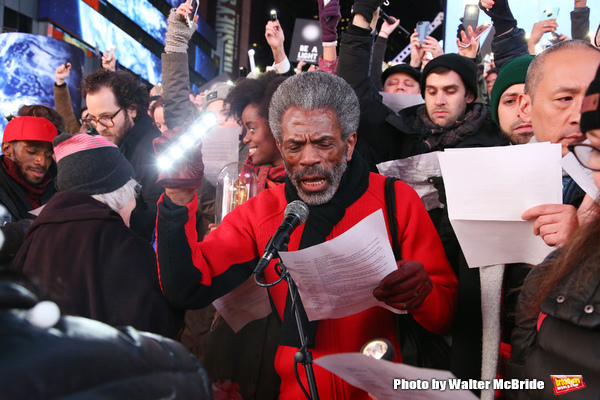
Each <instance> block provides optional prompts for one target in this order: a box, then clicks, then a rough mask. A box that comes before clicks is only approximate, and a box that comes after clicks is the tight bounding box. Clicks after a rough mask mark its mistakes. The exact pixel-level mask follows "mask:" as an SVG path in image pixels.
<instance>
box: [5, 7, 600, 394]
mask: <svg viewBox="0 0 600 400" xmlns="http://www.w3.org/2000/svg"><path fill="white" fill-rule="evenodd" d="M318 3H319V8H318V12H319V21H320V24H321V39H322V42H323V54H322V55H321V56H320V57H319V60H318V65H314V66H311V67H310V68H309V71H306V72H302V66H301V65H298V66H297V68H296V69H293V68H292V65H291V63H290V61H289V59H288V57H287V56H286V54H285V51H284V35H283V30H282V27H281V26H280V24H279V21H277V20H275V21H269V22H268V23H267V25H266V28H265V39H266V41H267V43H268V44H269V46H270V47H271V49H272V52H273V59H274V63H273V66H272V67H270V68H269V69H270V71H269V72H266V73H264V74H262V75H260V76H257V77H256V76H250V77H242V78H240V79H239V80H238V81H236V82H235V83H234V84H230V83H225V82H221V83H218V84H215V85H214V86H213V87H212V88H211V89H209V90H207V91H205V92H203V93H200V94H198V95H196V94H195V93H194V92H193V91H191V90H190V79H189V74H188V55H187V48H188V42H189V40H190V38H191V36H192V34H193V32H194V30H195V25H194V24H192V26H190V25H188V23H186V20H185V17H186V16H188V15H189V14H191V13H192V7H191V5H189V4H188V2H184V3H183V4H181V5H180V6H179V7H178V8H177V9H172V10H171V12H170V15H169V17H168V29H167V33H166V38H165V49H164V53H163V54H162V68H163V80H164V81H163V82H162V83H161V84H160V85H158V86H156V87H154V88H152V90H151V91H148V90H147V88H146V87H145V86H144V85H140V82H139V80H138V79H137V78H136V77H134V76H133V75H132V74H131V73H130V72H128V71H124V70H118V69H117V63H116V60H115V57H114V54H112V53H111V52H107V53H106V54H104V55H103V58H102V65H103V68H102V69H100V70H99V71H96V72H94V73H91V74H89V75H88V76H86V77H85V78H84V79H83V80H82V82H81V85H80V89H81V92H82V94H83V96H84V98H85V103H86V106H85V108H84V109H83V110H82V111H81V114H80V117H81V118H79V117H78V116H77V115H76V114H75V112H74V110H73V108H72V106H71V99H70V97H69V91H68V88H67V87H66V84H65V79H66V78H67V77H68V76H69V71H70V64H68V63H65V64H61V65H60V66H58V67H57V68H56V83H55V85H54V95H55V109H53V108H50V107H47V106H44V105H27V106H23V107H21V108H20V109H19V111H18V115H17V116H15V117H14V118H13V119H11V120H10V121H9V122H8V124H7V126H6V128H5V130H4V134H3V138H2V155H1V156H0V204H1V205H2V206H4V210H3V211H4V215H3V217H2V226H0V230H1V232H2V236H3V244H2V246H1V248H0V263H1V264H2V265H1V269H0V320H2V326H3V329H2V332H1V333H0V383H1V386H2V388H3V389H2V390H0V398H5V397H4V394H5V393H6V394H7V397H6V398H60V397H61V396H69V395H72V396H76V395H89V396H93V395H98V396H108V397H111V396H112V397H114V398H120V397H119V396H125V397H128V398H195V399H198V398H202V399H204V398H206V399H210V398H213V396H214V398H215V399H221V398H232V399H233V398H235V399H244V400H245V399H275V398H280V399H286V400H287V399H303V398H305V397H306V393H307V391H308V390H309V389H308V388H309V387H313V386H314V385H312V383H311V379H312V378H311V377H310V376H309V375H308V373H307V372H306V371H307V370H305V368H303V367H302V365H300V366H299V363H300V364H301V360H299V359H298V353H299V352H301V351H303V350H305V347H306V348H308V350H310V352H311V354H312V357H314V359H318V358H319V357H322V356H325V355H329V354H338V353H351V352H359V351H360V350H361V348H362V347H363V345H365V343H367V342H369V341H370V340H372V339H376V338H384V339H386V340H387V341H388V342H389V343H390V344H391V345H392V346H393V347H394V348H395V349H396V352H395V354H394V356H393V359H392V361H393V362H397V363H410V364H412V365H415V366H417V367H426V368H435V369H445V370H449V371H450V372H452V374H454V376H456V377H457V378H460V379H464V380H469V379H473V380H477V381H490V380H492V379H496V378H504V379H517V380H519V381H524V380H527V379H529V380H533V379H536V380H540V381H543V382H544V383H545V385H543V388H539V389H538V388H536V389H529V390H496V391H495V390H494V388H493V387H492V388H490V387H489V386H488V387H487V388H485V389H481V390H479V389H473V392H474V394H475V395H477V396H479V397H480V398H481V399H494V398H496V399H504V398H506V399H509V398H514V399H517V398H518V399H530V398H553V397H554V396H555V391H554V385H553V383H552V380H551V375H581V376H582V377H583V380H584V381H585V388H583V389H581V390H578V391H574V392H572V393H568V394H565V398H571V397H569V396H572V398H595V397H596V396H597V393H600V367H599V365H598V360H600V354H598V350H597V348H598V347H597V346H596V343H597V342H596V340H598V339H600V318H599V317H598V316H599V315H600V297H599V293H600V292H599V290H598V288H599V287H600V254H599V251H598V247H596V246H598V236H597V235H598V232H597V231H598V230H599V229H600V220H599V218H600V213H599V212H598V211H600V205H599V203H600V199H597V198H594V194H593V193H592V194H588V193H586V191H584V189H582V187H580V186H579V184H578V183H577V182H576V181H575V180H574V179H573V178H572V177H571V176H569V174H568V173H567V172H566V171H564V170H563V174H562V186H563V187H562V199H563V201H562V203H561V204H541V205H537V206H535V207H532V208H529V209H527V210H523V214H522V216H521V218H522V219H523V220H525V221H532V225H533V232H531V234H532V235H536V236H539V237H540V238H541V239H542V240H543V241H544V242H545V243H546V244H547V245H548V246H551V247H552V248H553V251H552V252H551V253H550V254H549V255H548V257H547V258H546V260H545V261H544V262H543V263H542V264H540V265H528V264H524V263H519V264H500V265H493V266H485V267H482V268H470V266H469V265H468V263H467V260H466V258H465V255H464V253H463V249H462V248H461V245H460V244H459V241H458V238H457V235H456V233H455V232H454V230H453V227H452V224H451V222H450V218H449V215H448V207H447V206H446V203H447V202H446V193H445V187H444V177H443V176H442V174H441V173H438V174H437V175H432V176H430V177H428V182H429V183H431V184H433V186H434V188H435V190H436V191H437V195H438V200H439V202H438V203H437V204H438V206H434V207H431V206H429V205H426V204H424V202H423V201H422V199H420V198H419V195H418V194H417V192H416V191H415V190H414V189H413V188H411V187H410V186H409V185H408V184H407V183H404V182H402V181H400V180H392V179H390V177H386V176H384V175H382V174H380V173H379V170H378V164H380V163H382V162H386V161H393V160H399V159H408V158H411V157H419V156H421V155H424V154H426V153H432V152H437V151H444V150H445V149H456V148H479V147H498V146H517V145H519V146H520V145H526V144H529V143H536V142H550V143H554V144H560V147H561V151H562V156H563V157H564V156H567V155H568V154H569V153H571V152H572V153H574V155H575V157H576V159H577V161H578V162H579V163H580V164H581V166H582V167H583V168H585V169H588V170H591V175H592V176H593V180H594V183H595V185H596V186H597V187H598V188H600V101H599V98H600V37H599V36H600V28H599V32H598V33H596V34H595V35H593V34H590V22H589V15H590V9H589V7H588V6H587V2H586V0H574V8H573V11H572V13H571V21H572V30H571V36H572V37H567V36H566V35H560V37H558V39H557V40H556V42H557V43H556V44H553V45H551V46H549V47H547V48H545V49H540V46H539V43H540V40H541V38H542V36H543V35H544V34H545V33H548V32H550V33H555V32H556V31H557V28H558V26H557V23H556V19H549V20H545V21H540V22H538V23H536V24H535V25H534V27H533V30H532V32H531V33H530V34H526V32H525V31H524V30H523V29H522V28H521V27H519V26H518V23H517V19H516V18H515V16H513V14H512V12H511V10H510V8H509V4H508V1H507V0H495V1H494V0H481V1H480V2H479V7H480V9H481V10H482V11H483V12H484V13H486V14H487V15H489V16H490V17H491V19H492V23H493V25H494V28H495V34H494V36H493V38H492V40H491V48H492V51H493V53H494V63H495V64H494V65H492V66H485V67H484V65H483V64H484V63H483V60H482V57H481V54H480V51H479V38H475V37H474V36H473V29H472V28H471V27H467V29H465V27H463V26H462V24H460V25H459V29H458V34H457V43H458V42H459V41H462V42H463V43H466V46H460V47H459V53H458V54H453V53H448V54H444V51H443V49H442V47H441V46H440V43H439V42H438V41H437V40H436V39H435V38H433V37H432V36H427V37H426V38H419V36H418V34H417V32H416V30H415V32H414V33H413V34H412V35H411V38H410V46H411V58H410V62H409V63H401V64H396V65H391V66H387V65H385V63H383V61H384V54H385V49H386V45H387V38H388V37H389V35H391V34H392V33H393V32H394V30H395V29H396V28H397V27H398V25H399V22H400V20H399V19H396V18H394V17H391V20H384V21H383V22H382V23H381V24H380V25H379V31H378V30H377V26H378V21H379V12H380V7H381V6H382V3H383V1H382V0H355V1H354V4H353V8H352V18H351V19H350V21H349V22H348V28H347V29H346V30H345V32H344V33H343V34H342V36H341V38H338V33H337V32H338V24H339V22H340V20H341V10H340V2H339V0H331V1H329V2H326V4H324V2H323V0H318ZM457 22H458V21H457ZM447 23H450V21H447ZM338 39H339V43H338ZM338 53H339V54H338ZM382 65H385V67H383V68H380V67H381V66H382ZM207 112H212V113H214V114H215V115H216V116H217V122H216V126H217V127H220V128H232V129H237V130H238V131H239V133H240V136H239V140H240V141H239V151H238V159H239V162H240V163H243V164H245V165H246V167H248V168H249V169H251V170H252V171H254V172H255V173H256V176H257V177H258V195H257V196H255V197H253V198H251V199H249V200H248V201H246V202H245V203H244V204H241V205H239V206H237V207H236V208H235V209H234V210H233V211H231V212H230V213H229V214H227V215H226V216H225V218H224V219H223V220H222V221H220V223H219V224H218V226H217V225H216V224H215V209H216V207H218V206H219V205H217V204H215V198H216V189H215V186H214V185H213V183H214V182H213V183H211V182H210V181H209V180H208V179H207V178H206V177H205V176H204V163H203V155H204V156H206V154H203V152H205V149H203V148H202V144H201V143H200V144H198V145H194V146H191V147H189V148H187V149H186V155H185V157H183V158H182V159H181V160H180V161H179V162H178V163H177V165H176V166H175V167H172V168H161V167H159V166H158V165H157V162H156V157H157V156H159V155H160V154H161V153H162V152H163V151H165V149H166V148H168V147H169V146H171V145H173V143H175V142H176V141H177V139H178V138H179V137H181V136H182V135H184V134H185V133H186V132H187V130H188V129H189V128H190V126H191V125H192V123H193V122H194V121H195V120H196V119H197V118H198V117H200V116H202V115H204V114H205V113H207ZM407 168H408V167H407ZM298 200H299V201H302V202H304V203H305V204H306V206H307V209H308V211H309V212H308V217H307V219H306V221H305V222H303V223H302V224H301V225H300V226H298V227H297V228H296V229H295V230H294V231H293V233H292V234H291V235H290V236H289V238H288V239H289V243H288V245H287V246H288V247H287V248H288V250H289V251H296V250H301V249H306V248H309V247H311V246H315V245H319V244H322V243H325V242H328V241H330V240H332V239H335V238H338V237H339V236H341V235H342V234H344V233H346V232H347V231H349V230H351V229H352V228H353V227H354V226H355V225H357V224H358V223H359V222H361V221H362V220H364V219H365V218H366V217H368V216H370V215H371V214H373V213H374V212H376V211H378V210H381V211H382V213H383V216H384V219H385V221H386V228H387V230H388V235H389V239H390V243H391V247H392V248H393V249H394V255H395V256H396V262H397V268H396V269H395V270H393V272H391V273H389V274H388V275H387V276H385V277H384V278H383V279H382V280H381V281H380V283H379V284H378V285H377V286H376V287H373V288H372V289H373V293H372V296H373V297H374V298H375V299H376V300H378V301H379V302H380V304H382V305H385V306H386V307H387V308H384V307H372V308H368V309H366V310H364V311H361V312H358V313H355V314H353V315H349V316H345V317H342V318H332V319H322V320H318V321H309V318H308V316H307V312H306V311H305V309H304V307H303V305H302V302H301V301H298V299H296V298H292V295H291V294H290V293H289V292H288V287H287V284H286V283H285V282H282V283H279V284H277V285H273V286H270V287H268V289H265V290H266V291H267V292H268V298H269V302H270V305H271V309H272V312H271V314H270V315H268V316H267V317H265V318H262V319H258V320H255V321H252V322H250V323H248V324H247V325H246V326H244V327H243V328H242V329H241V330H239V331H237V332H236V331H234V330H233V329H232V328H231V327H230V326H229V325H228V323H227V322H226V321H225V320H224V318H223V316H222V315H221V314H220V313H219V312H218V311H217V310H216V309H215V307H213V306H212V303H213V302H214V301H215V300H217V299H219V298H220V297H222V296H224V295H226V294H228V293H230V292H231V291H233V290H234V289H236V288H237V287H238V286H240V285H242V284H243V283H245V282H246V281H247V280H249V279H252V277H253V275H254V271H255V268H256V265H257V263H258V261H259V260H260V259H261V256H262V255H263V252H264V251H265V249H266V248H269V246H271V245H272V242H271V237H272V236H273V234H274V233H275V232H276V231H277V229H278V227H279V225H280V223H281V221H282V220H283V219H284V218H285V217H286V214H285V210H286V206H287V205H288V203H291V202H293V201H298ZM361 234H362V235H363V236H364V237H365V240H366V239H367V238H369V236H370V234H369V232H362V233H361ZM490 234H491V233H490ZM277 250H281V249H277ZM275 264H276V260H270V263H269V266H268V267H267V268H266V269H265V271H264V277H263V279H264V281H265V282H267V283H273V282H276V281H277V280H278V279H279V278H280V274H281V270H280V269H279V268H278V267H276V266H275ZM42 300H48V301H42ZM49 301H51V303H50V302H49ZM298 304H299V309H298V310H297V313H296V314H295V313H294V308H293V307H294V306H296V305H298ZM390 308H391V309H395V310H396V311H397V312H406V313H407V314H404V315H403V316H402V317H401V316H399V315H398V314H397V313H394V312H392V311H391V310H390ZM58 310H60V311H58ZM61 312H62V314H63V315H64V316H62V317H61V315H60V313H61ZM400 315H402V314H400ZM297 319H299V321H297ZM91 320H94V321H91ZM297 322H298V323H301V324H302V325H303V327H304V334H305V337H303V338H301V337H300V335H299V333H298V330H297V326H296V323H297ZM410 335H413V337H415V338H417V339H415V340H416V341H417V342H420V344H421V345H420V346H417V347H416V348H411V347H410V344H407V342H411V340H406V338H407V336H410ZM24 338H27V340H23V339H24ZM415 340H413V341H412V342H414V341H415ZM178 342H179V343H178ZM413 344H414V343H413ZM32 354H34V355H33V356H32ZM65 363H68V364H69V366H68V367H66V366H65V365H67V364H65ZM100 364H101V365H102V366H103V368H102V373H100V374H97V376H96V375H94V379H92V378H90V376H89V374H90V373H91V372H90V371H94V368H95V367H94V365H95V366H97V365H100ZM15 365H16V367H15ZM357 367H360V366H357ZM65 373H68V374H69V377H68V378H67V377H65V376H64V375H65ZM314 379H315V382H316V387H317V389H318V393H319V397H320V398H323V399H369V398H371V397H372V396H371V397H370V395H369V393H367V392H365V391H363V390H361V389H359V388H357V387H355V386H353V385H351V384H349V383H347V382H346V381H344V380H343V379H341V378H340V377H338V376H336V375H334V374H332V373H331V372H329V371H327V370H326V369H324V368H321V367H319V366H317V365H314ZM389 385H390V386H391V385H392V383H391V382H390V383H389ZM227 396H230V397H227ZM125 397H123V398H125Z"/></svg>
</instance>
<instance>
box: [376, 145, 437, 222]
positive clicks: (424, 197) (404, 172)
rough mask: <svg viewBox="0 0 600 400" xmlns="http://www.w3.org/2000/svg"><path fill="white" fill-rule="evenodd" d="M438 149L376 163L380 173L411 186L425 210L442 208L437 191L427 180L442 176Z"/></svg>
mask: <svg viewBox="0 0 600 400" xmlns="http://www.w3.org/2000/svg"><path fill="white" fill-rule="evenodd" d="M438 153H440V152H439V151H434V152H431V153H425V154H419V155H417V156H413V157H408V158H403V159H400V160H392V161H386V162H382V163H380V164H377V169H378V170H379V173H380V174H381V175H385V176H390V177H392V178H398V179H400V180H401V181H403V182H405V183H407V184H408V185H410V187H412V188H413V189H414V190H415V192H417V194H418V195H419V197H420V198H421V201H422V202H423V204H424V205H425V208H426V209H427V211H430V210H433V209H434V208H443V207H444V205H443V204H441V203H440V201H439V196H438V191H437V189H436V188H435V187H434V186H433V184H432V183H429V181H427V179H428V178H430V177H432V176H442V172H441V170H440V163H439V161H438V156H437V155H438Z"/></svg>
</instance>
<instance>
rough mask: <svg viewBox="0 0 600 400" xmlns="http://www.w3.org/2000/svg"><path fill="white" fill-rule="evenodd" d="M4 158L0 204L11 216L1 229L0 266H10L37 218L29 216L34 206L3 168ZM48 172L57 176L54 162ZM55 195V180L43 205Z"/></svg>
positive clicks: (0, 179) (45, 193) (1, 170)
mask: <svg viewBox="0 0 600 400" xmlns="http://www.w3.org/2000/svg"><path fill="white" fill-rule="evenodd" d="M4 157H5V156H3V155H2V156H0V204H1V205H2V206H4V207H5V208H6V211H7V212H8V214H9V215H10V221H9V222H7V223H6V224H5V225H4V226H2V227H0V229H1V230H2V233H3V235H4V244H3V245H2V247H1V248H0V265H3V266H8V265H10V263H11V261H12V259H13V258H14V257H15V254H17V251H19V248H20V247H21V245H22V244H23V241H24V240H25V232H27V229H29V226H30V225H31V221H32V220H34V219H35V216H34V215H32V214H29V211H31V210H33V206H32V205H31V202H30V201H29V199H28V198H27V195H26V194H25V190H23V188H22V187H21V185H19V184H18V183H17V182H16V181H15V180H14V179H13V178H11V177H10V176H9V175H8V173H6V171H5V170H4V168H2V161H3V160H4ZM48 171H49V173H50V174H51V175H52V176H55V175H56V164H55V163H54V162H52V165H51V166H50V169H49V170H48ZM55 193H56V188H55V186H54V180H51V181H50V182H48V184H47V185H46V189H45V191H44V194H42V197H41V204H42V205H43V204H46V203H47V202H48V200H50V198H51V197H52V196H53V195H54V194H55ZM3 221H6V219H4V220H3Z"/></svg>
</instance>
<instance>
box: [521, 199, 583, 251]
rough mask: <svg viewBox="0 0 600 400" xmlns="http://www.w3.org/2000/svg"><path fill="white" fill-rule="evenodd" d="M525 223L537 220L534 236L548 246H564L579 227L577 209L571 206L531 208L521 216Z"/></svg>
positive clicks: (544, 205) (552, 205)
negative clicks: (538, 237)
mask: <svg viewBox="0 0 600 400" xmlns="http://www.w3.org/2000/svg"><path fill="white" fill-rule="evenodd" d="M521 218H523V219H524V220H525V221H529V220H532V219H535V222H534V224H533V234H534V235H536V236H540V237H541V238H542V239H544V242H546V244H547V245H548V246H563V245H564V244H565V243H566V242H567V240H569V237H570V236H571V234H572V233H573V232H574V231H575V229H577V228H578V227H579V222H578V221H577V209H576V208H575V207H573V206H571V205H569V204H542V205H539V206H535V207H531V208H530V209H528V210H526V211H525V212H524V213H523V215H522V216H521Z"/></svg>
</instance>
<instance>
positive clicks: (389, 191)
mask: <svg viewBox="0 0 600 400" xmlns="http://www.w3.org/2000/svg"><path fill="white" fill-rule="evenodd" d="M395 182H396V179H394V178H391V177H389V176H388V177H386V178H385V204H386V206H387V215H388V225H389V226H390V235H391V236H392V250H393V251H394V256H395V257H396V261H398V260H402V253H401V252H400V245H399V244H398V226H397V225H396V188H395V187H394V183H395Z"/></svg>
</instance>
